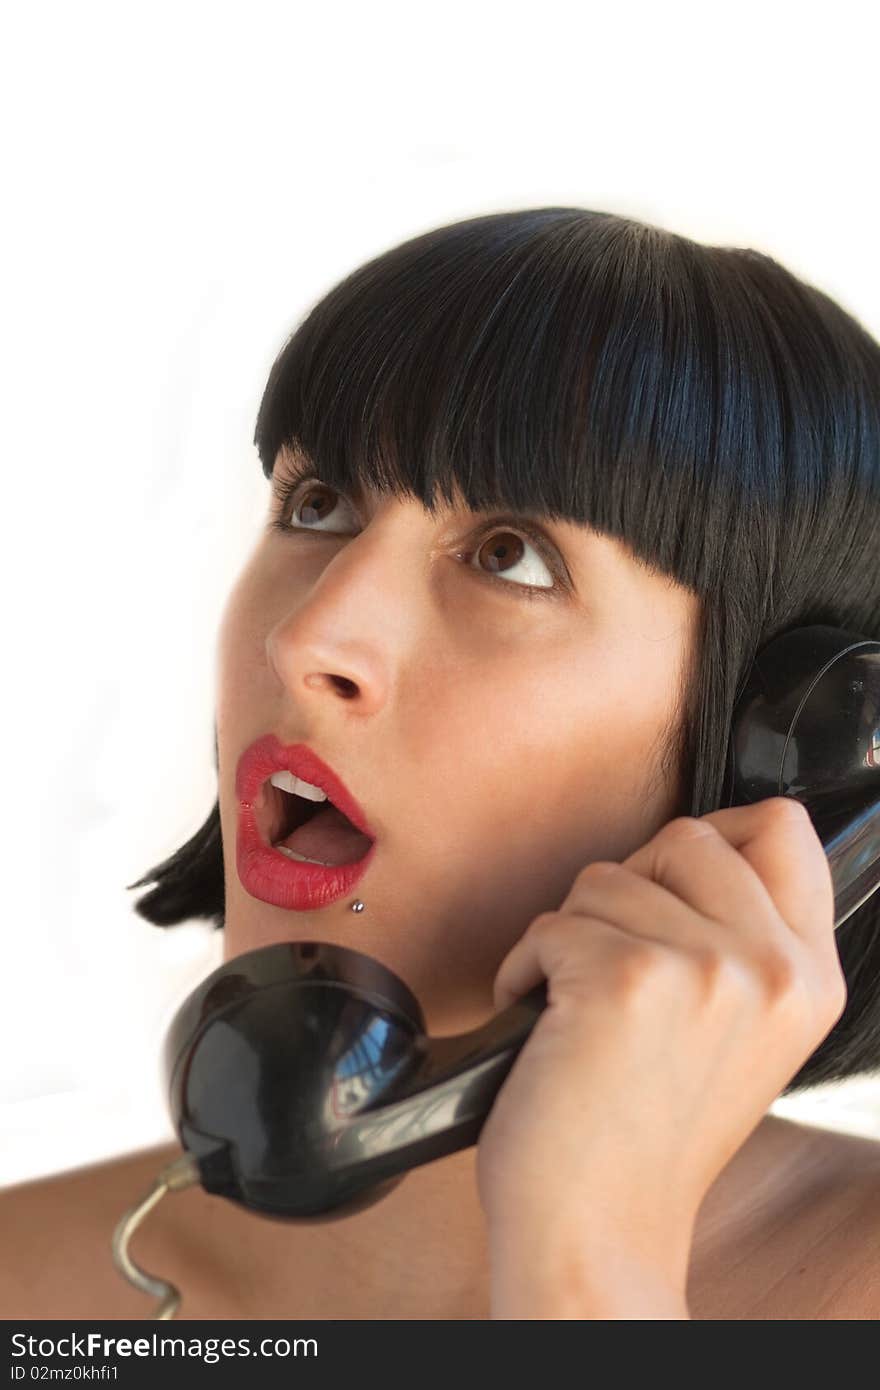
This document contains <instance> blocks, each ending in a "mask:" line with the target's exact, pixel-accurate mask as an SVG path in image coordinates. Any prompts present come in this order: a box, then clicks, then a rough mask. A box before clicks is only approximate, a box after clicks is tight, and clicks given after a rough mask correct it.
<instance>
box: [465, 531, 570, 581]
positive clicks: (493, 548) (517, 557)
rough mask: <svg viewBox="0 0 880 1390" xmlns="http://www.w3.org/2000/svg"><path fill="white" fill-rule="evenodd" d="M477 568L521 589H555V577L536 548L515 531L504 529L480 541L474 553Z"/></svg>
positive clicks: (491, 576)
mask: <svg viewBox="0 0 880 1390" xmlns="http://www.w3.org/2000/svg"><path fill="white" fill-rule="evenodd" d="M474 568H475V569H479V570H481V571H482V572H483V573H484V574H485V575H486V576H487V577H488V578H498V579H508V580H510V581H511V582H512V583H516V584H518V585H519V586H520V587H522V588H535V589H553V588H554V587H555V581H554V577H553V575H552V573H551V572H550V570H549V568H548V566H547V564H546V563H545V561H544V560H543V559H542V558H541V555H540V553H539V551H538V550H537V548H536V546H535V545H533V544H532V542H531V541H529V540H526V538H525V537H524V536H520V535H517V533H516V532H515V531H508V530H503V529H502V528H501V527H498V528H497V529H496V530H494V531H493V532H491V534H490V535H488V536H487V537H486V538H485V539H484V540H483V541H481V543H480V545H479V547H478V549H477V550H476V551H475V552H474ZM517 570H519V571H520V573H519V574H517V573H516V572H517ZM542 571H543V577H542V573H541V572H542Z"/></svg>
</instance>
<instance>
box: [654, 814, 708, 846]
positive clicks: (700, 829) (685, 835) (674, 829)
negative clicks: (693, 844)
mask: <svg viewBox="0 0 880 1390" xmlns="http://www.w3.org/2000/svg"><path fill="white" fill-rule="evenodd" d="M713 829H714V827H713V826H712V825H711V823H710V822H709V821H703V820H701V819H700V818H699V817H698V816H675V817H674V819H673V820H671V821H667V822H666V824H665V825H664V826H663V827H662V828H661V829H660V830H659V831H658V832H657V838H658V839H659V838H661V837H662V838H663V839H665V840H673V841H677V840H693V839H694V838H695V836H697V835H705V834H706V833H707V831H711V830H713Z"/></svg>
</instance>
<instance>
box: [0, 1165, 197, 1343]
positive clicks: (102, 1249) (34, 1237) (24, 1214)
mask: <svg viewBox="0 0 880 1390" xmlns="http://www.w3.org/2000/svg"><path fill="white" fill-rule="evenodd" d="M179 1152H180V1149H179V1147H178V1146H177V1145H176V1144H173V1143H171V1144H165V1145H161V1146H159V1147H156V1148H152V1149H144V1150H140V1151H139V1152H136V1153H133V1154H126V1155H124V1156H123V1157H121V1158H113V1159H109V1160H107V1161H106V1162H102V1163H98V1164H92V1165H89V1166H87V1167H82V1168H76V1169H72V1170H70V1171H68V1172H64V1173H58V1174H53V1175H51V1176H50V1177H47V1178H40V1179H38V1180H37V1181H35V1182H28V1183H21V1184H18V1185H16V1186H13V1187H7V1188H4V1189H3V1190H2V1191H0V1230H2V1231H3V1243H2V1255H0V1316H2V1317H4V1318H6V1319H9V1318H16V1317H20V1318H39V1319H45V1318H64V1319H79V1318H95V1317H99V1318H110V1319H122V1318H134V1319H141V1318H144V1317H148V1316H149V1314H150V1310H149V1299H148V1298H147V1296H146V1295H145V1294H142V1293H141V1292H140V1291H139V1290H138V1289H135V1288H133V1287H132V1286H131V1285H130V1284H129V1283H128V1281H127V1280H126V1279H125V1278H124V1277H123V1275H122V1274H120V1273H119V1271H118V1270H117V1269H116V1267H115V1265H114V1264H113V1259H112V1255H111V1240H112V1236H113V1231H114V1229H115V1227H116V1224H117V1222H118V1221H119V1219H120V1217H121V1216H122V1215H123V1214H124V1213H125V1211H127V1210H128V1208H130V1207H132V1206H134V1205H135V1204H136V1203H137V1202H139V1201H140V1200H141V1198H143V1197H144V1196H146V1194H147V1192H148V1191H149V1190H150V1188H151V1187H152V1185H153V1182H154V1180H155V1178H156V1175H157V1174H158V1173H159V1171H160V1169H161V1168H163V1167H164V1166H165V1164H166V1163H168V1162H170V1161H171V1160H172V1159H173V1158H175V1157H176V1156H177V1154H179ZM165 1200H166V1201H167V1200H168V1199H167V1198H166V1199H165ZM159 1205H160V1207H161V1206H162V1205H163V1203H160V1204H159ZM135 1240H137V1241H141V1233H140V1232H138V1234H137V1236H136V1237H135ZM151 1243H152V1245H153V1246H154V1247H155V1249H154V1251H153V1253H154V1255H158V1256H159V1257H160V1258H161V1255H162V1254H163V1253H164V1251H163V1249H162V1227H161V1224H160V1222H159V1220H158V1212H157V1220H156V1222H155V1223H154V1226H153V1233H152V1235H150V1234H149V1233H148V1232H147V1231H146V1230H145V1231H144V1234H143V1239H142V1241H141V1243H140V1244H138V1245H137V1247H136V1252H135V1257H136V1258H137V1259H138V1262H139V1263H140V1262H141V1253H142V1252H143V1262H144V1264H145V1266H146V1267H147V1268H149V1259H150V1254H151V1251H150V1248H149V1247H150V1245H151ZM170 1277H172V1278H173V1275H171V1276H170Z"/></svg>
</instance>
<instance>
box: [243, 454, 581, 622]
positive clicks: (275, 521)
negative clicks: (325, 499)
mask: <svg viewBox="0 0 880 1390" xmlns="http://www.w3.org/2000/svg"><path fill="white" fill-rule="evenodd" d="M273 482H274V490H275V493H276V496H277V498H278V511H277V514H276V515H275V516H273V518H272V520H271V522H270V523H269V527H270V530H272V531H278V532H280V533H281V535H282V536H290V535H292V534H294V535H295V534H296V532H297V531H302V532H306V533H308V531H309V528H308V526H293V527H292V526H290V524H289V522H288V520H287V513H288V508H289V504H290V503H291V502H292V501H293V499H294V497H295V495H296V493H297V492H298V491H299V489H300V487H301V486H302V484H303V483H316V484H318V485H319V486H320V487H326V488H327V489H328V491H329V492H333V493H336V495H337V497H339V496H344V495H345V494H344V493H340V492H338V490H337V489H336V488H331V487H329V485H328V484H327V483H322V482H321V480H320V478H317V477H316V476H315V475H314V474H313V473H301V474H296V473H294V474H293V475H292V476H291V477H289V478H284V477H281V478H277V479H273ZM503 526H506V527H508V528H509V529H511V530H515V531H516V532H520V531H521V532H522V534H523V535H524V536H525V537H526V539H527V540H528V541H530V542H531V544H532V545H533V546H534V547H535V549H536V550H537V552H538V554H539V555H540V556H541V559H542V560H543V561H544V563H545V564H546V565H547V568H548V569H549V570H550V571H551V573H552V574H553V576H554V578H555V580H556V583H554V585H553V587H552V588H547V587H545V586H544V585H538V584H522V583H519V582H518V581H517V580H511V579H504V578H502V576H500V575H494V574H489V573H488V572H487V571H486V570H479V569H474V570H473V573H474V574H476V575H479V576H481V577H482V578H483V579H488V580H489V581H490V582H491V583H494V584H502V585H504V587H505V588H506V589H507V590H509V591H512V592H513V593H514V594H515V595H516V597H517V598H523V599H525V600H526V601H527V602H529V601H531V600H532V599H536V598H558V597H559V591H560V590H561V589H562V590H565V589H567V588H569V587H570V585H569V584H568V581H567V579H566V578H565V577H564V576H563V575H561V574H560V570H559V564H558V562H557V561H555V560H554V558H553V556H552V555H551V554H549V553H548V549H547V542H546V541H545V540H544V537H543V536H542V535H541V533H540V531H535V530H533V529H532V528H531V527H530V526H527V525H525V524H524V523H522V522H516V523H515V525H514V523H512V522H508V521H507V520H506V519H505V518H504V517H499V518H496V520H494V521H491V522H489V523H488V525H487V526H486V527H485V528H484V530H483V531H481V532H480V533H479V535H478V537H477V540H476V542H475V549H474V550H471V551H464V552H460V553H463V554H465V555H467V556H468V558H471V557H472V556H473V555H475V554H476V551H477V550H478V549H479V548H480V545H481V544H482V542H483V541H484V540H485V539H486V537H487V536H490V535H491V534H492V532H493V531H496V530H500V529H501V527H503ZM317 534H318V535H332V534H333V533H332V532H321V531H319V532H317Z"/></svg>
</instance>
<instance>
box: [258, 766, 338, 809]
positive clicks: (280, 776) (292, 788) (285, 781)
mask: <svg viewBox="0 0 880 1390" xmlns="http://www.w3.org/2000/svg"><path fill="white" fill-rule="evenodd" d="M269 781H270V782H271V783H272V786H273V787H280V788H281V790H282V791H283V792H293V794H294V796H304V797H306V799H307V800H308V801H326V800H327V793H326V792H322V791H321V788H320V787H313V786H312V784H311V782H304V781H303V779H302V778H301V777H294V775H293V773H292V772H288V771H287V769H286V768H285V769H284V770H283V771H279V772H273V773H272V776H271V777H270V778H269Z"/></svg>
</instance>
